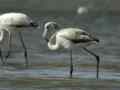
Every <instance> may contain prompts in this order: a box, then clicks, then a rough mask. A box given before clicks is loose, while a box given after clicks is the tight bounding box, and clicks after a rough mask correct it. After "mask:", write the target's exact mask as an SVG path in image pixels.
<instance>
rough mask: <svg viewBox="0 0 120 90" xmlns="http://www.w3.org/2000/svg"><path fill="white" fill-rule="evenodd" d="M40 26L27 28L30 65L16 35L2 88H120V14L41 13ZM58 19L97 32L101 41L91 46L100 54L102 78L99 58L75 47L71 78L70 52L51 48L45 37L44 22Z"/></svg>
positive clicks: (1, 74) (2, 71) (0, 72)
mask: <svg viewBox="0 0 120 90" xmlns="http://www.w3.org/2000/svg"><path fill="white" fill-rule="evenodd" d="M34 16H37V15H33V17H34ZM35 19H36V20H38V21H39V22H40V24H41V29H40V30H32V32H31V31H25V32H24V33H23V34H24V40H25V43H26V46H27V48H28V53H29V62H30V67H29V69H25V68H24V57H23V49H22V47H21V44H20V42H19V41H18V39H15V40H14V42H13V47H12V54H11V57H10V58H9V59H8V65H7V66H0V81H1V82H0V90H21V89H22V90H28V89H29V90H56V89H57V90H101V89H102V90H119V89H120V71H119V69H120V53H119V52H120V48H119V46H120V42H119V38H120V34H119V33H120V17H119V16H113V15H96V16H95V15H91V16H81V17H80V16H77V15H72V14H71V15H66V16H64V15H63V16H60V15H56V16H52V15H51V16H49V15H48V16H47V15H46V16H39V15H38V16H37V17H35ZM50 20H53V21H57V22H58V23H60V24H61V26H63V27H69V26H73V27H78V28H82V29H86V31H88V32H92V33H94V34H95V35H96V36H97V37H99V38H100V41H101V42H100V44H99V45H97V46H96V47H90V48H89V49H90V50H91V51H93V52H95V53H97V54H98V55H100V58H101V63H100V80H98V81H97V80H95V78H96V77H95V75H96V68H95V65H96V60H95V58H94V57H92V56H90V55H89V54H87V53H86V52H85V51H83V50H82V49H80V48H79V49H78V48H75V49H74V51H73V53H74V55H73V58H74V74H73V77H74V78H73V79H72V80H71V79H69V52H68V51H66V50H60V51H50V50H49V49H48V47H47V44H46V42H45V41H44V40H43V39H42V38H41V35H42V32H43V26H42V25H43V24H42V23H45V22H46V21H50Z"/></svg>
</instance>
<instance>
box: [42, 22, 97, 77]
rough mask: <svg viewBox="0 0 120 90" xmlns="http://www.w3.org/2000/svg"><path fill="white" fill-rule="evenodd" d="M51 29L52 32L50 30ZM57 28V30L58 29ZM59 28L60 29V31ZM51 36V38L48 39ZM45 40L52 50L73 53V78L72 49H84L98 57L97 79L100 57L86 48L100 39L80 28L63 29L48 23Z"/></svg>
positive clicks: (71, 68) (71, 70)
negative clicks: (62, 49)
mask: <svg viewBox="0 0 120 90" xmlns="http://www.w3.org/2000/svg"><path fill="white" fill-rule="evenodd" d="M50 27H52V28H51V30H49V29H50ZM56 27H57V28H56ZM58 28H59V29H58ZM47 35H49V37H47ZM43 38H44V39H45V40H47V41H48V47H49V49H51V50H58V49H61V48H65V49H68V50H70V52H71V54H70V55H71V65H70V77H72V72H73V64H72V48H74V47H75V46H78V47H81V48H83V49H84V50H85V51H87V52H88V53H90V54H91V55H93V56H95V57H96V60H97V74H96V76H97V79H98V73H99V56H98V55H96V54H95V53H93V52H91V51H89V50H88V49H87V48H86V47H87V46H90V45H93V44H97V43H98V42H99V39H97V38H96V37H94V36H93V35H91V34H90V33H88V32H86V31H84V30H82V29H79V28H72V27H70V28H61V29H60V27H59V26H58V25H57V23H56V22H47V23H46V24H45V26H44V32H43Z"/></svg>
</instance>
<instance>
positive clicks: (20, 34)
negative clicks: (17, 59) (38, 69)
mask: <svg viewBox="0 0 120 90" xmlns="http://www.w3.org/2000/svg"><path fill="white" fill-rule="evenodd" d="M19 37H20V41H21V43H22V46H23V48H24V57H25V64H26V67H28V64H29V62H28V54H27V48H26V46H25V44H24V40H23V36H22V33H21V32H19Z"/></svg>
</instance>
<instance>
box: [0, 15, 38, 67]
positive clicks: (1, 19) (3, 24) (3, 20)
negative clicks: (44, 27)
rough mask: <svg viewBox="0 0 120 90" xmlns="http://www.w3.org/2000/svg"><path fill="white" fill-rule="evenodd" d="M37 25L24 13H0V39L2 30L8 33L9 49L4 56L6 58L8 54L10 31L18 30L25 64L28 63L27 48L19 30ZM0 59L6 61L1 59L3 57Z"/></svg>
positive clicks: (0, 39)
mask: <svg viewBox="0 0 120 90" xmlns="http://www.w3.org/2000/svg"><path fill="white" fill-rule="evenodd" d="M37 26H38V25H37V23H35V22H34V21H33V20H32V19H31V18H30V17H29V16H27V15H26V14H24V13H5V14H2V15H0V29H1V30H0V33H1V35H0V41H2V40H3V37H4V31H6V32H8V35H9V37H8V45H9V49H8V53H7V56H6V60H7V58H8V56H9V54H10V48H11V37H12V33H14V32H19V37H20V40H21V43H22V45H23V48H24V57H25V60H26V65H28V56H27V50H26V46H25V44H24V41H23V37H22V33H21V31H24V30H25V29H28V28H30V27H37ZM0 55H1V54H0ZM1 59H2V56H1ZM1 61H2V63H3V64H4V63H5V62H6V61H3V59H2V60H1Z"/></svg>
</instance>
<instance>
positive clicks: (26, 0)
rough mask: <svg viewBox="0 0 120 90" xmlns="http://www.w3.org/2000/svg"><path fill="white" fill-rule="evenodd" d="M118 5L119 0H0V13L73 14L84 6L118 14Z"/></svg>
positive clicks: (119, 6) (119, 8) (119, 7)
mask: <svg viewBox="0 0 120 90" xmlns="http://www.w3.org/2000/svg"><path fill="white" fill-rule="evenodd" d="M119 4H120V1H119V0H0V12H1V13H2V12H6V11H18V10H19V11H25V12H32V13H38V12H42V13H43V12H48V11H55V12H60V11H65V12H74V11H76V9H77V8H78V7H79V6H86V7H88V8H90V9H91V10H93V11H98V10H99V11H104V12H105V11H109V12H113V11H114V12H118V11H119V10H120V5H119Z"/></svg>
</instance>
